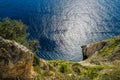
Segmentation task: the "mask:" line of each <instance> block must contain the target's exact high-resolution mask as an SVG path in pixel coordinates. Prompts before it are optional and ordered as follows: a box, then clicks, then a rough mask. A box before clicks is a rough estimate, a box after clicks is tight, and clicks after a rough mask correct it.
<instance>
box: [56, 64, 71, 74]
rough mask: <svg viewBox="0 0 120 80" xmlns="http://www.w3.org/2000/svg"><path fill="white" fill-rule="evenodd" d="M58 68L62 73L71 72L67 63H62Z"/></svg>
mask: <svg viewBox="0 0 120 80" xmlns="http://www.w3.org/2000/svg"><path fill="white" fill-rule="evenodd" d="M58 70H59V71H60V72H61V73H67V72H70V69H69V67H68V65H66V64H61V65H59V67H58Z"/></svg>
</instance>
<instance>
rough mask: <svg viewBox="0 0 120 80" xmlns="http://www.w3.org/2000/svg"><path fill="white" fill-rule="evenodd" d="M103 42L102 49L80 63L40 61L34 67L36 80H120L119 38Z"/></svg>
mask: <svg viewBox="0 0 120 80" xmlns="http://www.w3.org/2000/svg"><path fill="white" fill-rule="evenodd" d="M105 41H106V42H107V44H106V45H105V46H104V48H103V49H101V50H100V51H99V52H96V53H95V54H94V55H92V56H91V57H90V58H88V59H87V60H85V61H82V62H80V63H75V62H69V61H64V60H54V61H44V60H41V59H40V61H39V64H38V65H35V66H34V69H35V71H36V72H37V73H38V77H37V78H38V80H120V67H119V66H120V36H117V37H114V38H112V39H109V40H105ZM94 44H96V43H94Z"/></svg>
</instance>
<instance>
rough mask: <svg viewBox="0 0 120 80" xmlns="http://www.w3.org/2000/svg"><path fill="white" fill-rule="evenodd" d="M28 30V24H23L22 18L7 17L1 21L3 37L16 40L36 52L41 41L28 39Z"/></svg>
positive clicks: (0, 30)
mask: <svg viewBox="0 0 120 80" xmlns="http://www.w3.org/2000/svg"><path fill="white" fill-rule="evenodd" d="M26 30H27V25H25V24H23V23H22V22H21V21H20V20H11V19H9V18H6V19H3V20H2V21H1V22H0V36H1V37H3V38H5V39H9V40H15V41H16V42H18V43H20V44H22V45H24V46H26V47H27V48H29V49H30V50H32V51H33V52H34V53H36V52H37V51H38V48H39V45H38V44H39V43H38V41H37V40H27V39H26V38H27V37H28V33H27V32H26Z"/></svg>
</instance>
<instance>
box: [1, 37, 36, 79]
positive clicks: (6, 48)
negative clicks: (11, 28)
mask: <svg viewBox="0 0 120 80" xmlns="http://www.w3.org/2000/svg"><path fill="white" fill-rule="evenodd" d="M33 57H34V55H33V53H32V52H31V51H30V50H28V49H27V48H26V47H24V46H22V45H20V44H18V43H16V42H15V41H10V40H6V39H3V38H1V37H0V79H3V80H4V79H8V80H9V79H10V80H11V79H12V80H14V79H15V80H30V79H34V76H35V75H34V74H35V73H34V70H33Z"/></svg>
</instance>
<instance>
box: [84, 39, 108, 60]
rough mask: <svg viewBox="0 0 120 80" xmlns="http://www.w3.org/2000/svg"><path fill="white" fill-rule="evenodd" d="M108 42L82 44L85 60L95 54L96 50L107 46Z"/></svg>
mask: <svg viewBox="0 0 120 80" xmlns="http://www.w3.org/2000/svg"><path fill="white" fill-rule="evenodd" d="M105 44H106V42H105V41H101V42H96V43H93V44H89V45H85V46H82V53H83V60H85V59H87V58H88V57H90V56H91V55H93V54H94V53H95V52H96V51H99V50H101V49H102V48H103V47H104V46H105Z"/></svg>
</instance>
